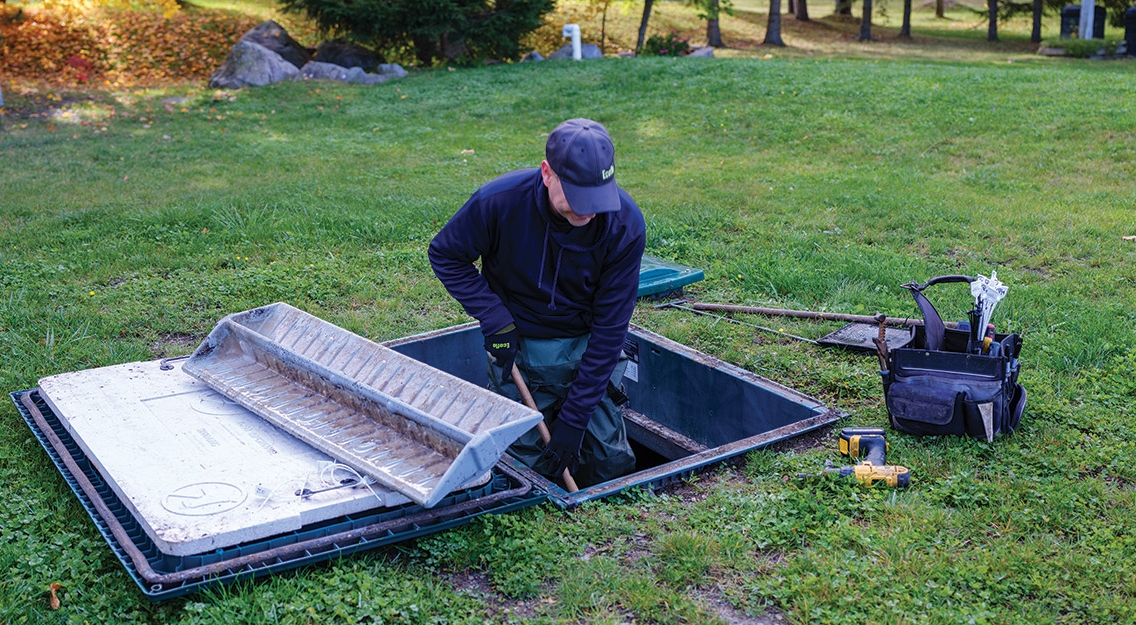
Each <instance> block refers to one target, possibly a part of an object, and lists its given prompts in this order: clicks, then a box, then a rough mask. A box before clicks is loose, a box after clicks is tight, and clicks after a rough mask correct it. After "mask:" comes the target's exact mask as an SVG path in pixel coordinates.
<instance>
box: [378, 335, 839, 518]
mask: <svg viewBox="0 0 1136 625" xmlns="http://www.w3.org/2000/svg"><path fill="white" fill-rule="evenodd" d="M384 345H387V346H388V347H390V348H392V349H394V350H395V351H398V352H401V353H403V354H406V355H407V356H410V357H412V358H415V359H417V360H419V361H421V362H424V363H426V364H428V365H430V366H432V367H436V368H438V369H441V370H443V371H446V372H447V373H450V374H452V375H454V376H457V377H459V378H462V379H464V380H467V381H469V382H473V383H474V384H479V385H486V384H488V377H487V374H486V370H485V368H486V360H485V353H484V348H483V347H482V337H481V330H480V328H479V327H478V325H477V324H476V323H471V324H466V325H461V326H456V327H453V328H447V329H444V330H438V331H436V332H429V333H426V334H420V335H416V336H411V337H407V338H404V339H399V340H395V341H388V342H386V343H384ZM623 347H624V352H625V353H626V354H627V356H628V360H629V362H628V366H627V372H626V373H625V374H624V378H623V386H624V389H623V390H624V393H625V394H626V395H627V396H628V398H629V401H628V402H627V404H625V405H624V407H623V416H624V420H625V422H626V423H627V437H628V440H629V441H630V442H631V445H632V448H633V449H634V450H635V454H636V456H637V466H636V471H635V472H634V473H632V474H630V475H626V476H623V477H621V478H617V479H615V480H610V481H608V482H602V483H600V484H596V485H594V486H590V487H588V488H584V489H581V490H580V491H578V492H575V493H569V492H568V491H566V490H564V489H563V488H561V487H560V486H558V485H557V484H555V483H552V482H550V481H548V480H546V479H545V478H544V477H542V476H541V475H540V474H538V473H536V472H535V471H533V470H531V469H529V468H528V467H525V466H524V465H522V464H520V463H519V462H517V461H515V460H513V459H512V458H511V457H510V456H506V457H505V459H504V462H509V463H510V464H512V466H514V467H515V468H516V469H517V470H518V471H519V472H520V473H521V474H522V475H524V476H525V477H526V478H528V479H529V480H530V481H532V482H533V484H535V485H536V486H537V488H538V489H540V490H542V491H544V492H546V493H547V494H548V496H549V497H550V498H551V499H552V501H553V502H554V503H556V504H557V505H559V506H561V507H565V508H572V507H575V506H577V505H579V504H580V503H583V502H585V501H590V500H593V499H599V498H602V497H607V496H609V495H613V494H615V493H618V492H621V491H623V490H626V489H628V488H633V487H636V486H644V487H649V488H658V487H661V486H664V485H666V484H669V483H671V482H675V481H679V480H682V479H684V478H686V477H687V476H689V475H690V474H691V473H693V472H695V471H697V470H699V469H702V468H704V467H706V466H708V465H712V464H715V463H718V462H721V461H723V460H726V459H728V458H732V457H734V456H737V455H740V454H744V453H746V452H749V451H752V450H754V449H759V448H761V447H765V446H767V445H770V444H773V443H775V442H778V441H782V440H785V439H788V438H792V437H794V436H797V435H799V434H803V433H805V432H808V431H811V430H814V429H817V428H820V427H823V426H825V425H829V424H831V423H833V422H834V421H836V420H837V419H839V418H841V417H843V416H845V415H844V414H843V413H841V412H838V411H836V410H833V409H832V408H830V407H828V406H825V405H824V404H823V403H821V402H820V401H819V400H816V399H813V398H811V397H808V396H807V395H804V394H802V393H799V392H797V391H794V390H793V389H791V388H788V387H786V386H782V385H780V384H777V383H776V382H773V381H771V380H768V379H766V378H763V377H761V376H759V375H757V374H755V373H752V372H750V371H746V370H745V369H742V368H740V367H737V366H735V365H731V364H729V363H727V362H723V361H721V360H718V359H717V358H714V357H712V356H708V355H706V354H703V353H701V352H698V351H696V350H693V349H691V348H689V347H687V346H685V345H682V344H680V343H676V342H674V341H672V340H670V339H668V338H666V337H663V336H659V335H658V334H655V333H653V332H650V331H648V330H646V329H644V328H641V327H639V326H636V325H632V326H631V329H630V331H629V332H628V334H627V340H626V342H625V343H624V346H623Z"/></svg>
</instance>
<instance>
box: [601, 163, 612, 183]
mask: <svg viewBox="0 0 1136 625" xmlns="http://www.w3.org/2000/svg"><path fill="white" fill-rule="evenodd" d="M600 175H601V176H603V179H604V180H607V179H608V178H611V177H612V176H614V175H615V165H614V164H613V165H612V166H611V167H608V168H607V169H605V170H603V171H601V172H600Z"/></svg>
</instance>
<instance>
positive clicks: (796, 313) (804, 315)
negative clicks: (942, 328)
mask: <svg viewBox="0 0 1136 625" xmlns="http://www.w3.org/2000/svg"><path fill="white" fill-rule="evenodd" d="M689 306H690V307H691V308H693V309H695V310H713V311H718V312H733V313H745V314H749V315H766V316H770V317H797V318H800V319H825V320H829V321H851V322H858V323H879V322H880V319H879V316H878V315H876V316H872V315H849V314H844V313H830V312H816V311H812V310H788V309H785V308H763V307H760V306H734V305H731V304H703V303H699V302H692V303H690V304H689ZM884 323H886V324H888V325H893V326H921V325H923V320H922V319H913V318H911V317H884ZM946 325H947V326H948V327H953V325H952V324H949V323H948V324H946Z"/></svg>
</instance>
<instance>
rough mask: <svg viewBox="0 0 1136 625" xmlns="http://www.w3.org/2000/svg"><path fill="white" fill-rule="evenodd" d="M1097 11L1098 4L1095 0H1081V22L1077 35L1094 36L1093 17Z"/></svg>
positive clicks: (1082, 36)
mask: <svg viewBox="0 0 1136 625" xmlns="http://www.w3.org/2000/svg"><path fill="white" fill-rule="evenodd" d="M1094 13H1096V4H1094V3H1093V0H1081V24H1080V28H1078V29H1077V36H1078V37H1080V38H1081V39H1092V38H1093V17H1095V15H1094Z"/></svg>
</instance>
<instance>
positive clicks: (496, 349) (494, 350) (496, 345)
mask: <svg viewBox="0 0 1136 625" xmlns="http://www.w3.org/2000/svg"><path fill="white" fill-rule="evenodd" d="M520 338H521V335H520V333H518V332H517V326H515V325H513V324H509V325H508V326H506V328H505V329H504V330H501V331H500V332H498V333H497V334H490V335H489V336H487V337H485V351H487V352H489V355H490V356H493V358H494V359H495V362H494V363H493V364H495V365H497V366H498V367H501V368H502V369H503V370H504V371H505V375H509V373H511V372H512V371H513V362H515V361H516V360H517V347H518V345H517V344H518V343H519V342H520Z"/></svg>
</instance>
